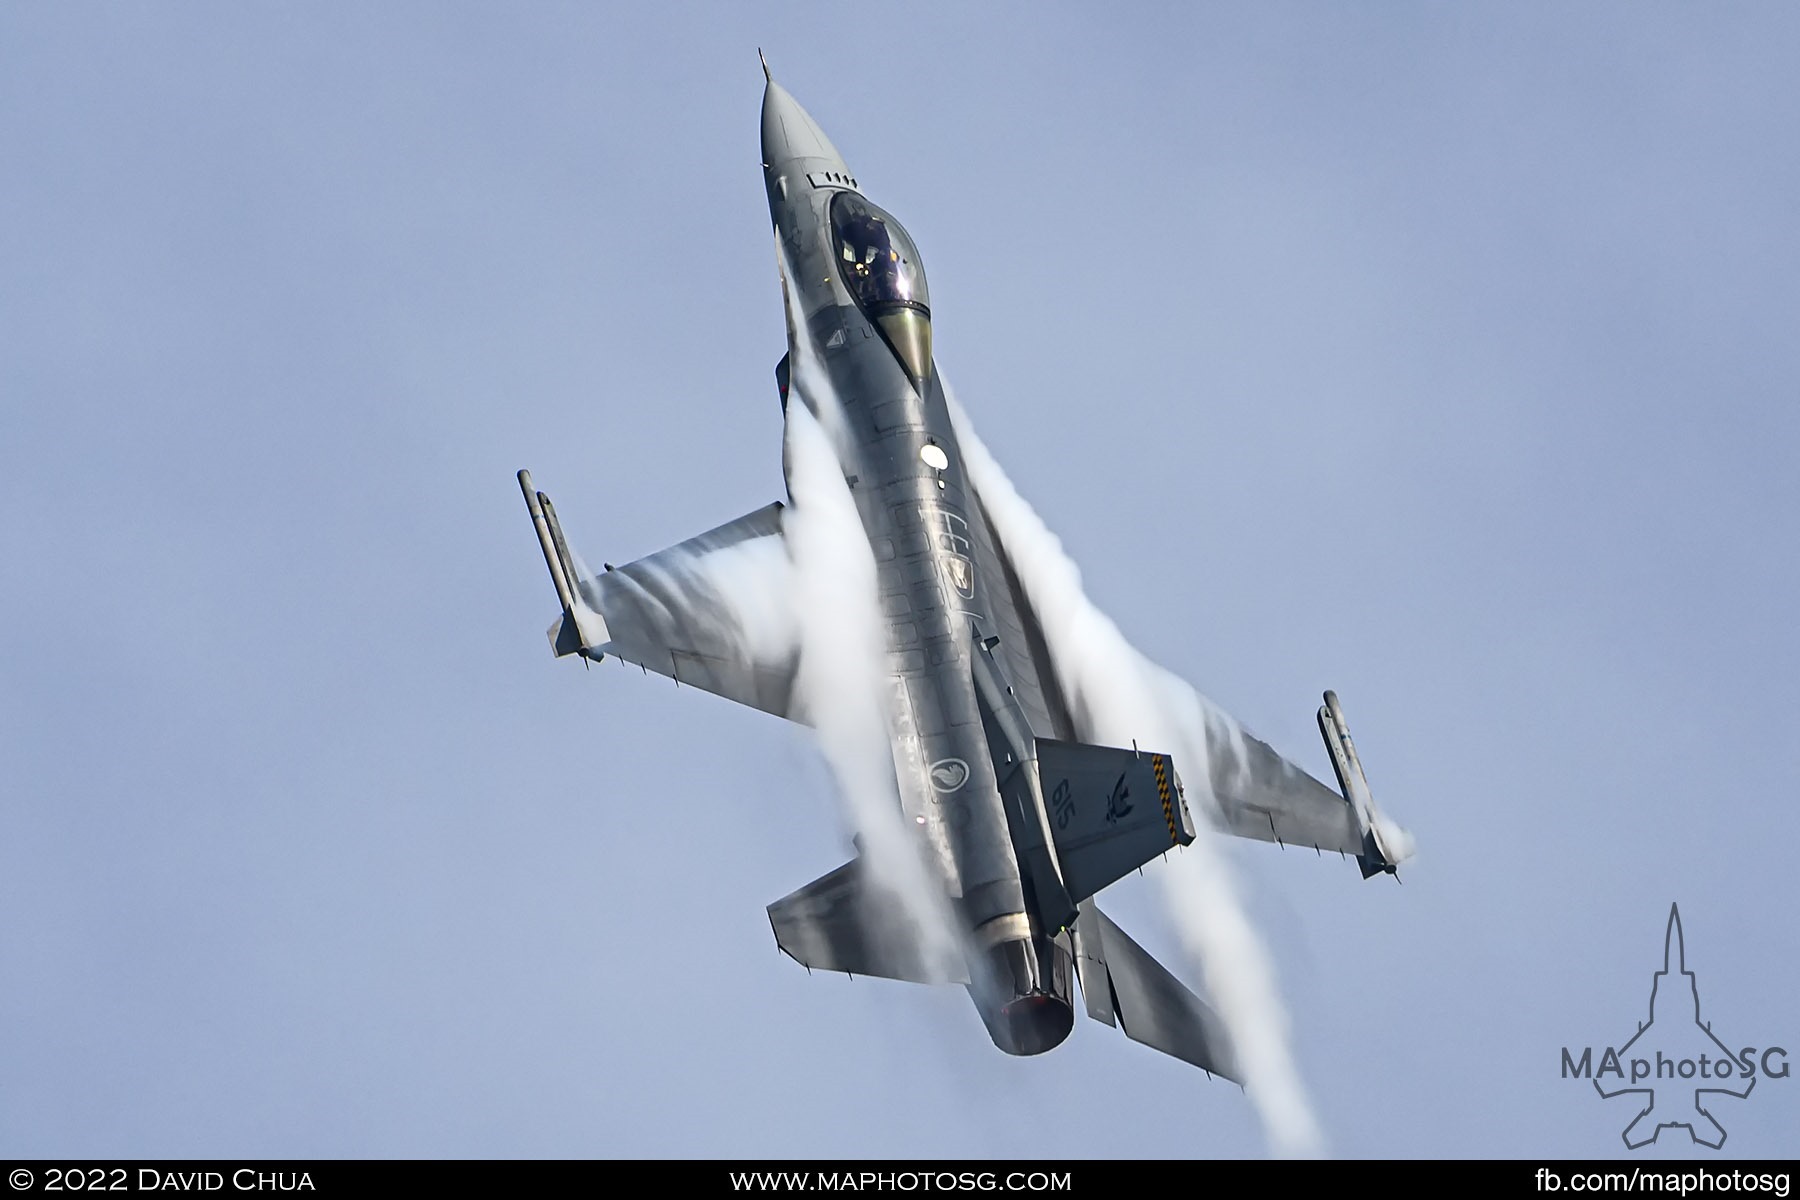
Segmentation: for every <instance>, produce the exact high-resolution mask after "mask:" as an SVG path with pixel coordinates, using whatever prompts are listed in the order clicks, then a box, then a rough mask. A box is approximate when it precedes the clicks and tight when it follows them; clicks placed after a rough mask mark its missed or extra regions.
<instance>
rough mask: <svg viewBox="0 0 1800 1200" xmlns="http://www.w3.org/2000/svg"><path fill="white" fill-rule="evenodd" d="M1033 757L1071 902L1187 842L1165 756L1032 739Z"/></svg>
mask: <svg viewBox="0 0 1800 1200" xmlns="http://www.w3.org/2000/svg"><path fill="white" fill-rule="evenodd" d="M1037 757H1038V775H1039V778H1040V779H1041V780H1042V782H1043V789H1044V805H1045V807H1046V809H1047V810H1048V812H1047V814H1046V815H1047V816H1048V818H1049V823H1050V831H1051V835H1052V836H1053V837H1054V838H1055V840H1056V857H1057V861H1058V863H1059V864H1060V865H1061V868H1062V876H1063V884H1064V886H1065V887H1067V889H1068V893H1069V898H1070V899H1071V900H1075V901H1081V900H1085V899H1087V898H1088V897H1089V896H1092V895H1093V894H1094V893H1096V892H1098V891H1099V890H1100V889H1101V888H1103V887H1105V886H1106V885H1107V884H1109V883H1112V882H1113V881H1114V880H1116V879H1121V878H1123V877H1124V876H1126V875H1129V874H1130V873H1131V872H1133V871H1135V870H1137V869H1138V868H1139V867H1141V866H1143V865H1144V864H1145V863H1147V862H1149V861H1150V860H1151V859H1153V858H1155V857H1156V856H1157V855H1159V854H1167V853H1168V852H1169V851H1170V850H1172V849H1174V848H1176V847H1178V846H1185V845H1187V844H1188V843H1190V842H1192V841H1193V840H1194V822H1193V819H1192V818H1191V817H1189V816H1188V811H1187V801H1186V800H1185V799H1183V797H1182V794H1181V780H1180V779H1179V778H1178V777H1177V776H1176V774H1175V768H1174V765H1173V764H1172V763H1171V762H1170V761H1169V756H1168V755H1166V754H1151V753H1149V752H1147V751H1145V752H1139V751H1137V750H1120V749H1117V748H1116V747H1112V746H1088V745H1084V744H1082V743H1080V742H1054V741H1051V740H1049V739H1048V738H1039V739H1037Z"/></svg>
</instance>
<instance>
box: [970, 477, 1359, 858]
mask: <svg viewBox="0 0 1800 1200" xmlns="http://www.w3.org/2000/svg"><path fill="white" fill-rule="evenodd" d="M973 508H974V517H975V519H974V520H973V521H972V522H971V526H972V530H973V540H974V542H975V555H976V560H977V565H978V567H979V569H980V572H981V578H983V579H992V580H996V581H1000V582H1002V583H1003V584H1004V590H1003V589H1002V588H1001V587H992V588H990V589H989V595H988V603H989V607H990V609H991V610H992V612H993V616H994V619H995V621H997V622H998V623H999V625H1000V634H1001V636H1000V646H1001V650H1002V652H1003V653H1005V654H1006V655H1007V664H1006V665H1007V669H1008V676H1009V678H1010V679H1011V681H1012V682H1013V685H1014V688H1015V690H1016V691H1017V693H1018V697H1019V703H1020V706H1021V707H1022V708H1024V710H1025V713H1026V716H1027V717H1028V718H1029V719H1030V720H1031V723H1032V727H1033V728H1035V729H1040V730H1047V731H1049V736H1051V737H1054V738H1056V739H1058V740H1060V741H1070V742H1075V741H1080V740H1082V737H1081V731H1079V730H1077V729H1076V728H1075V723H1074V720H1073V719H1072V718H1071V716H1070V714H1069V710H1068V706H1067V704H1066V702H1065V701H1064V699H1063V693H1062V689H1061V685H1060V684H1059V682H1058V681H1057V678H1056V668H1055V663H1054V662H1052V661H1051V657H1050V652H1049V649H1048V647H1047V645H1046V643H1045V640H1044V634H1043V630H1042V628H1041V627H1040V626H1039V624H1038V620H1037V617H1036V615H1035V614H1034V613H1033V611H1032V608H1031V601H1030V599H1029V598H1028V597H1027V596H1026V595H1025V592H1024V589H1023V588H1022V587H1021V586H1020V584H1019V579H1018V576H1017V574H1016V573H1015V571H1014V570H1013V566H1012V563H1011V561H1010V558H1009V556H1008V553H1007V548H1006V546H1005V544H1004V543H1002V542H1001V540H1000V538H999V536H998V535H997V534H996V533H995V531H994V527H993V522H992V521H991V520H990V519H989V517H988V515H987V511H986V509H985V508H984V507H983V506H982V504H981V502H980V497H979V496H977V497H976V504H975V505H974V506H973ZM1040 722H1042V723H1041V724H1040ZM1206 743H1207V752H1208V753H1207V758H1208V763H1207V766H1208V775H1209V779H1208V783H1209V784H1210V785H1211V789H1212V794H1213V795H1214V797H1216V799H1217V801H1218V817H1219V820H1220V821H1221V823H1222V824H1223V826H1224V829H1225V831H1226V832H1228V833H1233V834H1236V835H1238V836H1239V837H1247V838H1257V839H1260V840H1262V841H1265V842H1279V843H1282V844H1284V845H1289V846H1312V847H1315V848H1317V849H1319V850H1338V851H1342V852H1343V853H1345V854H1350V855H1362V854H1364V853H1365V841H1364V834H1363V831H1362V829H1361V827H1360V825H1359V823H1358V820H1357V816H1356V812H1355V810H1354V809H1353V808H1352V807H1351V805H1350V803H1349V802H1348V801H1346V800H1345V798H1344V796H1342V795H1340V794H1339V793H1338V792H1337V791H1335V790H1333V789H1332V788H1330V787H1327V786H1326V785H1325V784H1323V783H1320V782H1319V781H1318V780H1317V779H1314V778H1313V777H1312V776H1311V775H1308V774H1307V773H1306V772H1305V771H1303V770H1301V769H1300V768H1299V767H1297V766H1295V765H1294V764H1293V763H1291V762H1289V761H1288V760H1287V759H1285V758H1283V757H1282V756H1281V755H1280V754H1278V753H1276V751H1275V750H1274V748H1273V747H1271V746H1270V745H1269V744H1268V743H1267V742H1264V741H1262V740H1261V739H1259V738H1256V737H1254V736H1252V735H1251V734H1249V733H1246V732H1245V731H1244V730H1243V729H1242V728H1241V727H1240V726H1238V725H1237V723H1236V722H1234V721H1232V720H1230V718H1228V717H1224V716H1223V715H1222V714H1220V715H1219V717H1218V718H1217V719H1215V720H1210V721H1208V723H1207V729H1206ZM1183 766H1187V769H1188V770H1190V771H1191V770H1194V769H1195V768H1194V767H1193V766H1192V765H1189V764H1183V763H1181V762H1179V761H1178V762H1177V763H1176V767H1177V769H1178V770H1179V769H1181V768H1182V767H1183Z"/></svg>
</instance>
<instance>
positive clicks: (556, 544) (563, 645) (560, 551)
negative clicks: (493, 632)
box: [518, 470, 607, 662]
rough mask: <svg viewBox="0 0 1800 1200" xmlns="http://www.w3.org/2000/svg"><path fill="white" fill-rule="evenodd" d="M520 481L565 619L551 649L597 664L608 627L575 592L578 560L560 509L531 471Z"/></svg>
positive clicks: (522, 474) (523, 472)
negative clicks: (560, 518)
mask: <svg viewBox="0 0 1800 1200" xmlns="http://www.w3.org/2000/svg"><path fill="white" fill-rule="evenodd" d="M518 478H519V490H520V491H522V492H524V493H525V507H526V509H528V510H529V511H530V513H531V524H532V527H533V528H534V529H535V530H536V531H537V539H538V548H539V549H540V550H542V551H543V552H544V565H545V566H546V567H548V568H549V570H550V582H551V583H552V584H553V585H555V587H556V600H557V603H558V604H560V605H561V606H562V616H561V617H559V618H558V619H557V621H556V623H555V624H553V625H552V626H551V627H550V630H549V636H550V645H551V648H552V649H553V650H554V651H555V653H556V656H557V657H558V658H561V657H562V656H563V655H565V654H579V655H581V656H582V657H583V658H586V659H588V660H590V661H594V662H597V661H599V660H600V658H601V657H603V656H602V655H601V654H600V653H599V652H598V651H596V650H594V649H593V647H595V646H599V645H603V644H605V642H606V641H607V635H606V624H605V622H604V621H602V620H601V619H600V614H598V613H596V612H595V611H594V610H593V609H591V608H589V607H588V606H587V602H586V601H585V600H583V599H582V598H581V596H580V595H579V593H577V592H576V590H575V589H576V587H577V582H578V581H577V580H576V574H575V561H574V559H573V558H572V557H571V556H570V554H569V547H568V543H567V542H566V541H564V539H563V534H562V525H561V523H560V522H558V521H557V519H556V506H555V505H553V504H551V503H550V497H549V496H546V495H545V494H544V493H543V492H540V491H538V490H537V489H536V488H535V487H533V486H532V483H531V472H530V471H526V470H520V472H519V476H518Z"/></svg>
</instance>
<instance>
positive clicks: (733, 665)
mask: <svg viewBox="0 0 1800 1200" xmlns="http://www.w3.org/2000/svg"><path fill="white" fill-rule="evenodd" d="M523 482H524V483H525V485H526V496H527V500H528V501H529V500H530V499H531V498H532V496H533V493H532V492H531V490H530V487H529V477H527V478H526V479H525V480H524V481H523ZM536 498H537V499H538V500H539V501H540V504H541V506H542V508H543V509H544V510H545V512H546V514H547V516H548V526H549V542H548V544H547V549H546V558H547V559H549V558H552V557H554V558H555V559H557V560H558V562H557V563H556V564H555V565H553V566H552V569H551V576H552V578H553V579H554V578H555V577H556V575H557V571H558V568H559V567H560V569H561V570H562V571H563V573H564V576H565V577H566V578H567V579H568V581H569V583H570V588H569V591H570V594H571V595H570V599H571V603H569V604H567V605H565V611H564V614H563V616H562V617H561V618H560V619H558V621H557V622H556V624H555V625H552V626H551V628H550V641H551V644H552V645H553V646H554V647H555V649H556V652H557V654H559V655H562V654H571V653H580V654H582V655H584V656H586V657H589V658H598V657H600V656H601V655H605V654H611V655H613V656H615V657H617V658H621V659H624V660H625V661H626V662H632V663H637V664H638V665H639V666H641V667H644V668H646V669H647V670H651V671H655V672H656V673H657V674H659V675H667V676H668V677H669V678H671V679H674V680H676V681H677V682H679V683H685V684H689V685H691V686H693V687H697V688H701V689H703V690H705V691H708V692H712V693H713V694H714V695H718V696H723V697H725V698H726V699H727V700H735V701H737V702H738V703H739V704H747V705H749V706H750V707H752V708H759V709H761V710H762V711H764V712H767V713H773V714H774V715H776V716H778V717H791V716H793V712H792V700H793V691H794V670H795V667H796V665H797V663H798V662H799V658H800V639H799V631H798V627H797V626H796V624H795V621H794V615H793V605H792V602H791V597H790V593H789V580H790V568H789V562H788V553H787V543H786V542H785V540H784V539H783V538H782V532H781V514H782V506H781V504H780V503H779V502H778V503H775V504H770V505H767V506H765V507H763V508H759V509H757V510H756V511H755V512H751V513H746V514H745V515H743V516H741V517H739V518H737V519H736V520H735V521H728V522H726V523H725V524H723V525H720V526H719V527H718V528H716V529H710V530H708V531H707V532H705V533H702V534H699V535H698V536H696V537H691V538H689V539H688V540H687V541H685V542H679V543H677V544H676V545H673V546H670V547H668V548H666V549H663V550H659V551H657V552H656V553H655V554H651V555H647V556H645V557H644V558H640V559H638V560H637V561H636V562H631V563H627V564H625V565H624V566H622V567H613V566H608V567H607V568H606V569H605V570H603V571H601V572H600V573H599V574H596V575H590V574H588V573H587V572H586V571H584V570H582V569H581V567H580V564H579V563H577V562H576V561H575V560H574V557H573V556H572V555H570V554H569V552H568V549H567V546H566V544H565V543H564V541H563V537H562V530H561V528H560V526H558V525H557V524H556V519H555V509H554V507H552V506H550V505H549V503H548V498H547V497H544V496H543V494H542V493H536ZM534 515H535V514H534ZM596 618H597V619H596Z"/></svg>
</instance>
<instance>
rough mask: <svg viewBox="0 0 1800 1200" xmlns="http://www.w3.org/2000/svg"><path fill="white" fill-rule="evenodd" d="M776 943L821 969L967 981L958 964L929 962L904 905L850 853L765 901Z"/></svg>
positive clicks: (913, 980) (904, 979)
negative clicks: (827, 870)
mask: <svg viewBox="0 0 1800 1200" xmlns="http://www.w3.org/2000/svg"><path fill="white" fill-rule="evenodd" d="M769 925H770V926H771V927H772V928H773V929H774V930H775V944H776V945H778V946H780V947H781V949H782V951H783V952H784V953H786V954H787V955H788V956H789V957H791V958H792V959H794V961H796V962H798V963H800V964H802V965H803V966H806V967H811V968H816V969H818V970H820V971H843V972H845V973H846V974H850V975H872V976H875V977H878V978H881V979H898V980H901V981H902V982H905V983H967V982H968V981H969V979H968V975H967V973H966V972H965V971H964V970H963V969H962V964H960V963H957V964H934V963H933V962H931V961H929V959H928V957H927V955H926V954H925V953H924V951H923V949H922V946H923V939H922V938H921V937H920V936H919V931H918V930H917V929H916V928H915V927H914V926H913V925H912V923H911V919H910V918H909V917H908V916H907V914H906V911H905V906H903V905H902V904H900V903H899V902H898V900H897V899H895V898H894V897H892V896H890V895H887V894H886V893H884V892H883V891H882V889H881V888H880V887H879V886H878V885H876V884H875V883H873V882H872V881H871V879H870V877H869V873H868V870H867V868H866V867H864V865H863V860H862V859H860V858H853V859H851V860H850V861H849V862H847V863H845V864H844V865H843V866H841V867H839V868H838V869H837V870H835V871H833V872H831V873H830V874H829V875H824V876H821V877H820V878H818V879H815V880H813V881H812V882H811V883H809V884H807V885H806V886H805V887H803V888H801V889H800V890H799V891H796V892H792V893H790V894H788V895H787V896H784V897H782V898H781V899H780V900H777V901H776V902H775V903H773V904H771V905H769Z"/></svg>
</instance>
